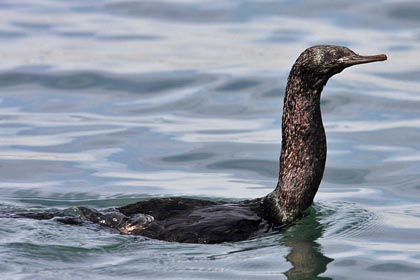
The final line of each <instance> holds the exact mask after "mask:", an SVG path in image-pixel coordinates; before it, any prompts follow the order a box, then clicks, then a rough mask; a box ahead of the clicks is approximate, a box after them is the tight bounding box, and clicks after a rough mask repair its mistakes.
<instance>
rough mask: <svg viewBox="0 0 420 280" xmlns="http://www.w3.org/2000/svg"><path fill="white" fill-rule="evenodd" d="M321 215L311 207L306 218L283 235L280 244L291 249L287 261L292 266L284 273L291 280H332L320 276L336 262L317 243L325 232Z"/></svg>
mask: <svg viewBox="0 0 420 280" xmlns="http://www.w3.org/2000/svg"><path fill="white" fill-rule="evenodd" d="M320 215H321V214H320V212H318V211H317V210H316V209H314V208H313V207H311V208H310V210H309V212H308V215H307V216H306V217H304V218H303V219H302V220H300V221H299V222H297V223H296V225H294V226H292V227H290V228H289V229H287V230H286V231H285V232H284V233H283V237H282V239H281V240H280V242H281V244H282V245H285V246H287V247H289V248H290V253H289V254H288V255H287V256H286V260H287V261H288V262H290V263H291V264H292V268H290V269H289V270H288V271H286V272H285V273H284V274H285V275H286V276H287V279H289V280H292V279H293V280H297V279H299V280H304V279H308V280H309V279H311V280H312V279H319V280H321V279H322V280H328V279H330V280H331V278H329V277H321V276H318V275H320V274H321V273H323V272H325V271H326V270H327V265H328V264H329V263H330V262H332V261H333V260H334V259H331V258H328V257H326V256H324V255H323V254H322V248H321V245H320V244H319V243H317V242H316V240H317V239H318V238H320V237H321V236H322V233H323V231H324V230H323V225H322V224H321V223H320V222H319V219H320Z"/></svg>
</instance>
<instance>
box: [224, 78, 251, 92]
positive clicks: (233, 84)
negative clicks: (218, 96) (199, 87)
mask: <svg viewBox="0 0 420 280" xmlns="http://www.w3.org/2000/svg"><path fill="white" fill-rule="evenodd" d="M258 85H259V82H258V81H255V80H254V81H253V80H251V79H242V80H234V81H229V82H228V83H225V84H224V85H222V86H220V87H219V88H217V90H219V91H241V90H245V89H249V88H253V87H256V86H258Z"/></svg>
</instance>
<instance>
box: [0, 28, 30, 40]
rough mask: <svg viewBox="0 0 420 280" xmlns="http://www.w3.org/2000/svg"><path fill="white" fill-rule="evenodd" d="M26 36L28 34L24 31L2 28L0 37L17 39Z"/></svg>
mask: <svg viewBox="0 0 420 280" xmlns="http://www.w3.org/2000/svg"><path fill="white" fill-rule="evenodd" d="M25 36H26V34H25V33H23V32H18V31H8V30H0V39H17V38H22V37H25Z"/></svg>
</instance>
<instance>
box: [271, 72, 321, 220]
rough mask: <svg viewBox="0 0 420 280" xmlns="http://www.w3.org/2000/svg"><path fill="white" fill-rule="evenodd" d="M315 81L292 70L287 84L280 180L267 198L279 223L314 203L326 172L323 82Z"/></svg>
mask: <svg viewBox="0 0 420 280" xmlns="http://www.w3.org/2000/svg"><path fill="white" fill-rule="evenodd" d="M308 83H310V84H308ZM313 84H314V83H313V81H310V82H308V81H307V80H306V79H305V77H304V76H303V75H300V73H299V72H296V71H292V72H291V74H290V76H289V80H288V84H287V87H286V95H285V98H284V107H283V117H282V147H281V155H280V172H279V181H278V184H277V187H276V189H275V190H274V191H273V192H272V193H270V194H269V195H267V197H266V199H265V205H266V207H267V209H268V211H269V213H270V216H271V218H272V219H273V221H274V222H275V223H277V224H288V223H291V222H293V221H294V220H296V219H297V218H299V216H300V215H301V214H302V212H303V211H304V210H305V209H306V208H308V207H309V206H310V205H311V204H312V201H313V199H314V197H315V194H316V192H317V190H318V187H319V184H320V182H321V179H322V176H323V173H324V167H325V160H326V152H327V147H326V137H325V131H324V126H323V123H322V117H321V108H320V97H321V91H322V88H323V86H320V87H315V88H314V87H311V85H313ZM320 84H322V83H320Z"/></svg>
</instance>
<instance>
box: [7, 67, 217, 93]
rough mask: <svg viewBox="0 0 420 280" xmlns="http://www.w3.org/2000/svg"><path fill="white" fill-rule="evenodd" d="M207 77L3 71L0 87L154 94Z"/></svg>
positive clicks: (203, 80) (204, 81)
mask: <svg viewBox="0 0 420 280" xmlns="http://www.w3.org/2000/svg"><path fill="white" fill-rule="evenodd" d="M211 80H212V78H211V76H208V75H200V74H182V73H170V74H165V73H156V74H147V75H116V74H114V75H113V74H110V73H100V72H81V71H79V72H74V73H61V74H47V73H45V74H36V73H21V72H3V73H1V74H0V87H11V86H22V85H25V84H37V85H40V86H43V87H45V88H52V89H60V90H80V89H93V88H99V89H103V90H109V91H123V92H129V93H143V94H147V93H156V92H162V91H168V90H174V89H177V88H182V87H186V86H190V85H192V84H195V83H200V84H203V83H207V82H210V81H211Z"/></svg>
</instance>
